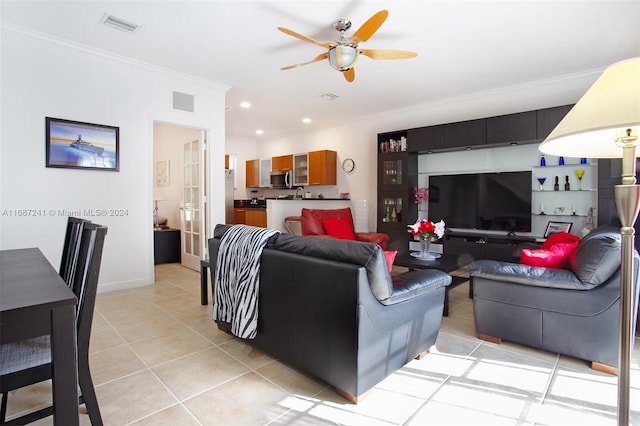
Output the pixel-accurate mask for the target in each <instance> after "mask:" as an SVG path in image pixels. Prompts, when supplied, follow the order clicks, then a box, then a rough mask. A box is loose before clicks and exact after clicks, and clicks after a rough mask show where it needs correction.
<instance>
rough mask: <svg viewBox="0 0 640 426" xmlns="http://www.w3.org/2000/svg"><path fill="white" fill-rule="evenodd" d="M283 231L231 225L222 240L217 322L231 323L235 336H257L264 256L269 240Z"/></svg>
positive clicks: (219, 263) (219, 260) (218, 265)
mask: <svg viewBox="0 0 640 426" xmlns="http://www.w3.org/2000/svg"><path fill="white" fill-rule="evenodd" d="M279 232H280V231H278V230H276V229H270V228H258V227H254V226H247V225H233V226H231V227H230V228H229V229H228V230H227V231H226V232H225V233H224V235H223V236H222V238H221V239H220V247H219V249H218V260H217V263H216V274H215V276H216V282H215V287H214V289H215V291H214V303H213V319H214V321H215V320H218V321H224V322H227V323H230V324H231V333H232V334H233V335H235V336H238V337H240V338H243V339H253V338H255V337H256V333H257V328H258V290H259V284H260V283H259V281H260V256H261V255H262V249H263V248H264V246H265V245H266V244H267V240H268V239H269V237H271V236H272V235H275V234H277V233H279Z"/></svg>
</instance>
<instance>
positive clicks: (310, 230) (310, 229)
mask: <svg viewBox="0 0 640 426" xmlns="http://www.w3.org/2000/svg"><path fill="white" fill-rule="evenodd" d="M325 219H345V220H347V221H348V222H349V224H350V225H351V229H352V230H353V229H354V226H353V217H352V216H351V209H350V208H349V207H345V208H343V209H307V208H303V209H302V212H301V214H300V227H301V231H302V235H326V234H327V232H326V230H325V228H324V225H323V224H322V221H323V220H325Z"/></svg>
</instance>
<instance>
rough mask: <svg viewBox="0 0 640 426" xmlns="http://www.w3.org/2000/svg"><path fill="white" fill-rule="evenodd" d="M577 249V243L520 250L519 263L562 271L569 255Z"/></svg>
mask: <svg viewBox="0 0 640 426" xmlns="http://www.w3.org/2000/svg"><path fill="white" fill-rule="evenodd" d="M576 248H578V242H577V241H576V242H574V243H558V244H554V245H553V246H552V247H551V248H550V249H542V248H541V249H538V250H531V249H522V254H521V255H520V263H522V264H523V265H529V266H542V267H544V268H553V269H564V268H566V266H567V262H568V260H569V257H570V256H571V253H573V252H574V251H575V250H576Z"/></svg>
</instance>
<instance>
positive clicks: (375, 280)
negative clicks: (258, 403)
mask: <svg viewBox="0 0 640 426" xmlns="http://www.w3.org/2000/svg"><path fill="white" fill-rule="evenodd" d="M227 228H228V225H217V226H216V228H215V232H214V237H213V238H211V239H210V240H209V241H208V243H209V256H210V259H211V275H212V279H211V282H212V287H213V286H214V285H215V270H216V268H215V265H216V262H217V255H218V248H219V245H220V239H221V237H222V236H223V234H224V232H225V230H226V229H227ZM450 282H451V277H450V276H449V275H448V274H446V273H444V272H441V271H437V270H425V271H412V272H407V273H404V274H402V275H399V276H397V277H394V280H393V281H392V278H391V275H390V273H389V268H388V266H387V262H386V259H385V256H384V253H383V251H382V249H381V248H380V246H378V245H377V244H374V243H366V242H356V241H347V240H338V239H329V238H321V237H302V236H298V235H291V234H279V235H276V236H273V237H271V238H270V239H269V241H268V242H267V245H266V247H265V248H264V250H263V252H262V256H261V264H260V283H259V293H258V295H259V299H258V309H259V311H258V312H259V313H258V332H257V336H256V338H255V339H252V340H248V341H249V342H252V343H253V344H255V345H257V346H258V347H260V348H261V349H263V350H265V351H266V352H268V353H270V354H272V355H273V356H275V357H277V358H279V359H280V360H282V361H284V362H285V363H287V364H289V365H291V366H293V367H295V368H297V369H299V370H301V371H304V372H306V373H308V374H310V375H312V376H315V377H317V378H319V379H321V380H323V381H324V382H326V383H328V384H329V385H332V386H334V387H335V388H336V390H337V391H338V393H340V394H341V395H342V396H344V397H345V398H347V399H349V400H350V401H352V402H356V403H357V402H358V399H359V398H361V397H362V396H363V394H364V393H365V392H367V391H368V390H369V389H371V388H372V387H373V386H375V385H376V384H377V383H378V382H380V381H381V380H383V379H384V378H385V377H387V376H388V375H390V374H392V373H393V372H394V371H396V370H397V369H399V368H401V367H402V366H403V365H405V364H406V363H407V362H409V361H410V360H412V359H413V358H416V357H418V356H420V355H422V354H425V353H426V352H427V351H428V350H429V348H430V347H431V346H432V345H433V344H434V343H435V341H436V338H437V336H438V331H439V329H440V322H441V320H442V310H443V306H444V294H445V287H446V286H447V285H449V284H450ZM218 325H219V327H220V328H221V329H226V328H227V325H226V324H218Z"/></svg>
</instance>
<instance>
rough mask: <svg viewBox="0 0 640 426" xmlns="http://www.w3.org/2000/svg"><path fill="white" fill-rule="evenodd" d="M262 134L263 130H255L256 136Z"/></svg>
mask: <svg viewBox="0 0 640 426" xmlns="http://www.w3.org/2000/svg"><path fill="white" fill-rule="evenodd" d="M262 134H264V130H262V129H258V130H256V135H262Z"/></svg>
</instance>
